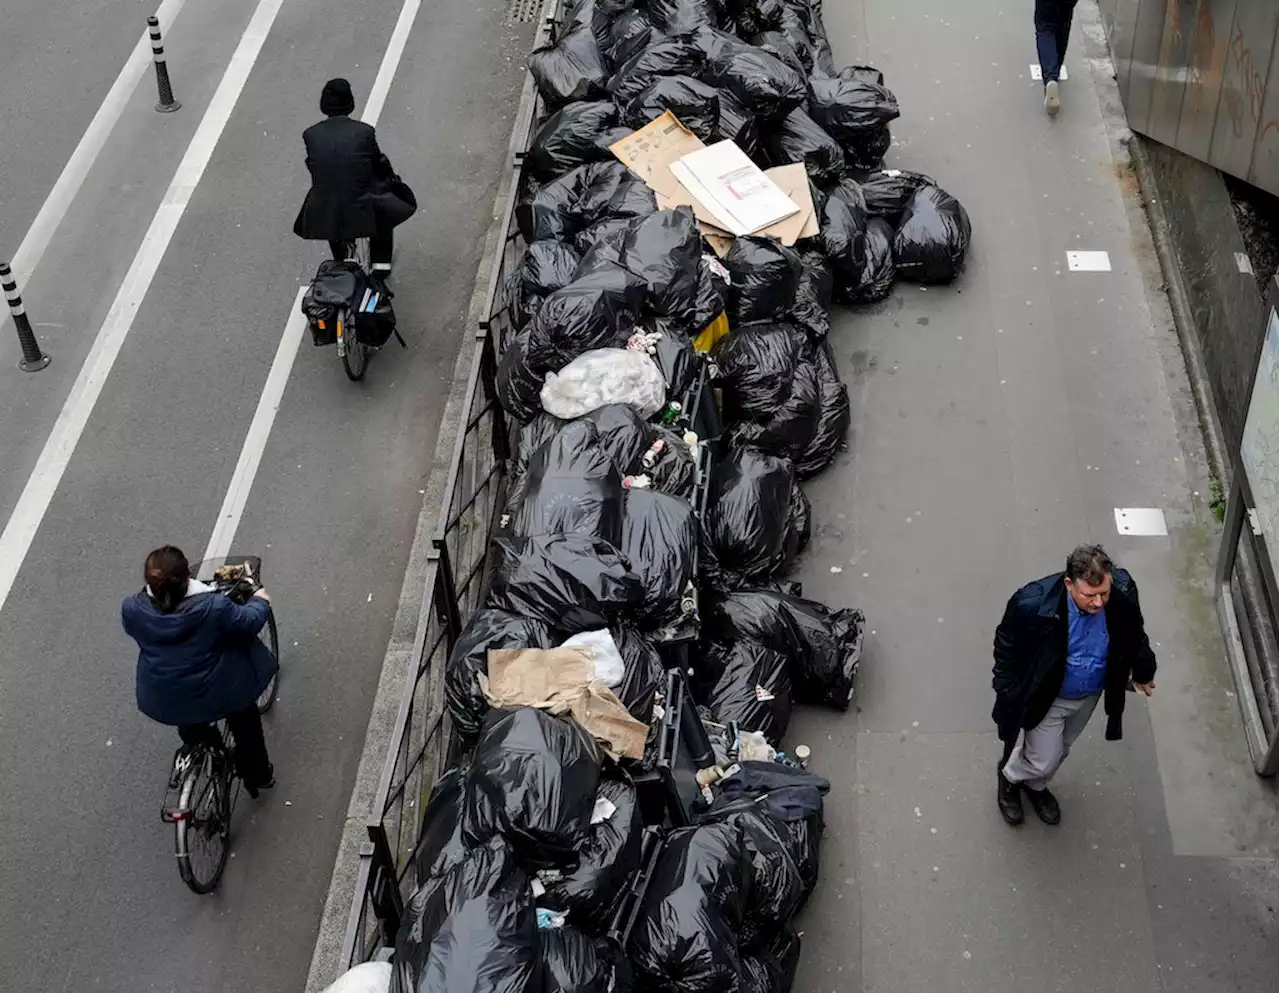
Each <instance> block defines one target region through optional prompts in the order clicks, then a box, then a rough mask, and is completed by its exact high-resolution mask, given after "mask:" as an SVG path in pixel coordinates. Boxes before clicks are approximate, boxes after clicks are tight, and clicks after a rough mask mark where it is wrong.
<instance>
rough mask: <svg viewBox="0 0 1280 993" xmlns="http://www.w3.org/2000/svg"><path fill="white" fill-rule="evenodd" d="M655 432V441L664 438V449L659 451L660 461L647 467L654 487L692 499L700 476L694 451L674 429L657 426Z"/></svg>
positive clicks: (646, 470) (673, 494)
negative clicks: (651, 466) (649, 467)
mask: <svg viewBox="0 0 1280 993" xmlns="http://www.w3.org/2000/svg"><path fill="white" fill-rule="evenodd" d="M654 433H655V435H656V437H655V441H656V440H657V438H661V439H662V451H661V452H659V453H658V461H657V462H656V463H655V464H654V466H653V468H651V469H645V472H647V473H648V475H649V478H650V479H651V480H652V481H653V488H654V489H658V490H661V491H662V492H663V493H670V494H671V495H672V496H678V497H683V498H684V499H686V500H689V501H692V500H693V497H694V489H695V487H696V485H697V478H698V467H697V463H696V462H695V461H694V457H693V453H692V452H691V451H690V450H689V446H688V445H686V444H685V443H684V439H682V438H681V437H680V435H678V434H676V433H675V432H674V431H672V430H670V429H668V428H657V429H656V431H655V432H654Z"/></svg>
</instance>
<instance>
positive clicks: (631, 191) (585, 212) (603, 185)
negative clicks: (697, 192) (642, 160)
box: [516, 159, 658, 243]
mask: <svg viewBox="0 0 1280 993" xmlns="http://www.w3.org/2000/svg"><path fill="white" fill-rule="evenodd" d="M657 209H658V207H657V203H656V201H655V200H654V197H653V191H652V190H650V189H649V188H648V187H646V186H645V184H644V181H643V180H642V179H640V177H639V176H637V175H635V173H633V172H631V171H630V170H629V169H628V168H627V167H626V166H624V165H623V164H622V163H621V162H619V161H617V160H616V159H614V160H612V161H607V162H588V163H587V164H586V165H581V166H578V167H577V168H576V169H571V170H569V171H568V172H566V173H565V174H564V175H563V176H560V177H559V178H557V179H553V180H552V181H551V182H549V183H547V184H546V185H545V186H543V187H541V188H540V189H537V190H535V191H533V192H532V193H531V194H529V195H527V196H526V197H525V198H524V199H522V200H521V201H520V204H519V205H518V206H517V208H516V222H517V224H518V225H519V227H520V233H521V234H522V235H524V239H525V241H526V242H529V243H533V242H535V241H540V240H542V239H544V238H552V239H555V240H556V241H568V240H570V239H571V238H573V237H574V236H575V235H577V234H579V233H580V232H582V231H585V230H586V229H587V228H589V227H591V226H592V225H594V224H596V223H598V222H600V221H602V220H605V219H617V218H622V217H644V216H645V215H647V214H652V213H653V212H654V211H655V210H657Z"/></svg>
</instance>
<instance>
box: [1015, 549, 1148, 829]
mask: <svg viewBox="0 0 1280 993" xmlns="http://www.w3.org/2000/svg"><path fill="white" fill-rule="evenodd" d="M992 672H993V678H992V686H993V687H994V689H995V691H996V704H995V708H994V709H993V710H992V712H991V717H992V719H993V720H994V721H995V722H996V729H997V732H998V733H999V735H1000V740H1001V741H1003V742H1004V756H1003V757H1002V758H1001V760H1000V771H999V773H998V776H999V782H998V785H997V791H996V800H997V802H998V804H999V806H1000V813H1001V815H1002V816H1003V817H1004V819H1005V820H1006V821H1007V822H1008V823H1009V824H1012V825H1017V824H1021V823H1022V817H1023V813H1022V794H1023V793H1025V794H1026V796H1027V799H1028V800H1029V801H1030V802H1031V807H1032V809H1033V810H1035V812H1036V815H1037V816H1038V817H1039V818H1040V820H1042V821H1044V822H1045V823H1046V824H1057V823H1058V822H1059V821H1060V820H1061V819H1062V811H1061V809H1060V808H1059V807H1058V801H1057V799H1056V798H1055V797H1054V795H1053V794H1052V793H1050V792H1049V780H1050V779H1052V778H1053V775H1054V773H1056V772H1057V771H1058V768H1059V767H1060V766H1061V765H1062V762H1063V760H1064V759H1065V758H1066V757H1067V753H1068V752H1069V751H1070V750H1071V745H1072V743H1073V742H1074V741H1075V740H1076V739H1077V738H1078V737H1080V734H1081V732H1082V731H1084V728H1085V725H1086V724H1088V723H1089V718H1090V717H1091V716H1092V715H1093V710H1094V708H1095V707H1096V706H1097V705H1098V699H1099V697H1101V698H1102V699H1103V701H1104V702H1103V709H1104V711H1105V712H1106V715H1107V740H1108V741H1118V740H1120V737H1121V727H1120V715H1121V714H1122V713H1123V712H1124V701H1125V691H1126V690H1128V689H1135V690H1138V691H1140V692H1141V693H1143V694H1145V695H1146V696H1150V695H1151V693H1152V691H1153V690H1154V689H1155V675H1156V657H1155V655H1154V653H1152V651H1151V645H1150V643H1149V642H1148V641H1147V634H1146V631H1145V630H1144V629H1143V622H1142V609H1141V607H1139V605H1138V586H1137V584H1136V583H1135V582H1134V581H1133V577H1132V576H1130V575H1129V574H1128V573H1127V572H1125V571H1124V570H1123V569H1117V568H1116V567H1115V566H1114V565H1112V563H1111V559H1110V558H1108V557H1107V553H1106V552H1105V551H1103V549H1102V546H1101V545H1081V546H1080V547H1079V548H1077V549H1076V550H1075V551H1073V552H1072V553H1071V554H1070V555H1069V556H1068V557H1067V567H1066V571H1065V572H1059V573H1055V574H1054V575H1052V576H1046V577H1045V578H1044V579H1039V580H1036V581H1035V582H1034V583H1028V584H1027V585H1026V586H1024V587H1022V589H1020V590H1018V592H1017V593H1015V594H1014V595H1013V596H1012V597H1010V598H1009V604H1008V606H1007V607H1005V611H1004V618H1003V619H1002V620H1001V621H1000V626H999V627H997V628H996V637H995V667H994V669H993V670H992Z"/></svg>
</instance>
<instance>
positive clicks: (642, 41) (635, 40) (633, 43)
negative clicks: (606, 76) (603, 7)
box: [605, 7, 666, 72]
mask: <svg viewBox="0 0 1280 993" xmlns="http://www.w3.org/2000/svg"><path fill="white" fill-rule="evenodd" d="M664 37H666V36H665V35H664V34H663V33H662V31H661V30H660V29H659V28H657V27H655V26H654V24H653V21H652V20H651V19H650V18H649V15H648V14H646V13H645V12H644V11H642V10H638V9H636V8H634V7H632V8H631V9H630V10H627V11H624V12H623V13H621V14H619V15H618V16H617V17H616V18H615V19H614V20H613V23H611V24H610V25H609V41H608V43H607V48H606V49H605V51H606V53H607V56H608V60H609V64H610V65H611V66H612V67H613V68H614V71H615V72H616V71H617V70H618V69H620V68H621V67H622V66H624V65H626V64H627V62H628V61H629V60H631V59H632V58H634V57H635V56H637V55H639V54H640V53H641V52H643V51H644V50H645V49H646V48H648V47H649V46H650V45H653V44H656V43H657V42H659V41H661V40H662V39H663V38H664Z"/></svg>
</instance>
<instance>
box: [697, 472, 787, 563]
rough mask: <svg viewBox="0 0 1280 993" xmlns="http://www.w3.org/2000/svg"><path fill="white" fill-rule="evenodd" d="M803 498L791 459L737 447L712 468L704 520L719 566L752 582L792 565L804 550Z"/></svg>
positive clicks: (710, 546)
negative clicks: (799, 506) (798, 526)
mask: <svg viewBox="0 0 1280 993" xmlns="http://www.w3.org/2000/svg"><path fill="white" fill-rule="evenodd" d="M801 497H802V493H801V491H800V487H799V485H798V484H797V482H796V475H795V467H794V466H793V465H792V463H791V460H790V459H786V458H782V457H780V456H777V455H769V454H766V453H765V452H761V451H758V450H756V449H752V448H734V449H731V450H730V451H729V452H728V454H727V455H726V456H725V457H724V458H722V459H720V460H719V461H718V462H717V463H716V464H715V467H714V469H713V470H712V474H711V483H710V487H709V494H708V497H707V512H706V517H705V519H704V522H703V527H704V529H705V532H706V537H707V542H708V545H709V550H710V551H711V552H712V554H713V556H714V565H715V567H716V568H718V569H719V570H721V571H725V572H727V573H729V574H730V575H731V576H733V577H737V578H740V579H744V580H747V581H750V580H752V579H755V580H762V579H767V578H769V577H770V576H772V575H774V574H775V573H777V572H779V571H781V570H782V569H783V568H785V567H786V566H787V565H789V564H790V563H791V560H792V559H794V558H795V556H796V555H797V554H798V552H799V547H798V546H799V543H800V535H798V534H796V533H795V531H794V529H793V520H792V518H793V515H794V514H795V511H794V510H793V505H794V504H795V503H796V502H797V501H798V500H799V499H801ZM713 571H714V570H713ZM728 578H729V577H726V579H728Z"/></svg>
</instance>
